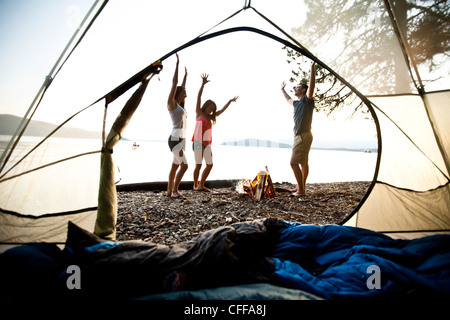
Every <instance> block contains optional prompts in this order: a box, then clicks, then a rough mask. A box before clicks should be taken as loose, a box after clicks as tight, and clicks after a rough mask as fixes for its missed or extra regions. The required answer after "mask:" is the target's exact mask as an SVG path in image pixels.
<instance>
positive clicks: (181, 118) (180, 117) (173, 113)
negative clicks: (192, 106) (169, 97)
mask: <svg viewBox="0 0 450 320" xmlns="http://www.w3.org/2000/svg"><path fill="white" fill-rule="evenodd" d="M169 114H170V117H171V118H172V132H171V134H170V135H171V136H172V137H175V138H185V137H186V117H187V112H186V110H184V108H182V107H181V106H180V105H179V104H177V107H176V108H175V109H173V110H170V111H169Z"/></svg>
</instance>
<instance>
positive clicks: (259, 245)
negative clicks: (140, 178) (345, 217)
mask: <svg viewBox="0 0 450 320" xmlns="http://www.w3.org/2000/svg"><path fill="white" fill-rule="evenodd" d="M68 230H69V233H68V235H67V242H66V246H65V248H64V250H61V249H59V248H58V247H57V246H56V245H54V244H48V243H33V244H29V245H25V246H19V247H16V248H13V249H10V250H8V251H6V252H5V253H3V254H1V255H0V268H1V272H0V283H1V284H2V286H1V295H2V296H3V297H5V298H9V299H22V298H24V297H33V298H44V299H46V298H50V297H56V298H62V297H65V298H68V297H78V298H96V297H105V296H109V295H110V293H111V292H114V296H115V298H116V299H184V298H195V299H211V298H212V299H215V298H218V297H221V296H222V294H223V295H227V296H229V297H239V296H240V297H242V296H245V294H246V293H245V292H247V293H248V294H250V291H247V290H246V289H249V285H253V288H255V287H254V286H257V285H258V284H260V285H261V286H262V287H263V288H264V287H265V286H264V284H266V285H267V284H269V285H271V286H270V287H269V288H270V289H271V290H272V291H271V292H266V293H265V295H259V297H262V296H263V297H264V298H271V297H273V298H277V299H292V298H305V297H309V298H311V299H317V298H325V299H333V300H334V299H338V300H345V299H355V298H360V299H367V298H374V297H376V298H385V299H387V298H389V299H391V298H399V299H403V298H407V297H421V298H426V297H432V296H440V297H444V296H449V295H450V245H449V244H450V235H436V236H428V237H424V238H420V239H415V240H394V239H392V238H390V237H388V236H386V235H383V234H380V233H377V232H374V231H371V230H367V229H361V228H355V227H345V226H337V225H326V226H322V227H318V226H314V225H302V224H299V223H288V222H285V221H282V220H278V219H270V218H268V219H262V220H257V221H251V222H241V223H235V224H232V225H229V226H225V227H220V228H216V229H212V230H209V231H206V232H204V233H201V234H200V235H199V236H198V237H197V238H195V239H192V240H190V241H186V242H182V243H178V244H175V245H171V246H166V245H160V244H155V243H149V242H144V241H124V242H111V241H105V240H103V239H101V238H100V237H98V236H96V235H94V234H92V233H90V232H89V231H87V230H83V229H81V228H79V227H77V226H76V225H74V224H70V225H69V227H68ZM71 265H75V266H77V267H79V272H80V289H79V290H75V289H72V290H71V289H69V288H68V286H67V281H70V274H68V272H67V268H68V267H69V266H71ZM370 266H377V267H378V268H379V270H380V279H379V288H373V287H370V286H368V285H367V283H368V281H369V282H370V281H371V280H370V279H369V277H370V275H371V273H370V272H368V270H369V271H370V270H371V269H368V268H369V267H370ZM37 275H39V276H37ZM177 279H178V282H176V281H175V280H177ZM42 283H46V285H42V286H41V285H39V284H42ZM225 287H227V288H225ZM287 289H290V290H287ZM205 290H208V291H205ZM292 290H293V291H292ZM253 294H254V293H253ZM267 294H269V296H267ZM272 295H273V296H272ZM293 295H294V296H293Z"/></svg>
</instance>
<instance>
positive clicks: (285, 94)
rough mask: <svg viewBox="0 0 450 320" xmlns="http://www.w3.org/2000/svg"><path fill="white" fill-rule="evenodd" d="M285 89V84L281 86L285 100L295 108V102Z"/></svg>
mask: <svg viewBox="0 0 450 320" xmlns="http://www.w3.org/2000/svg"><path fill="white" fill-rule="evenodd" d="M284 87H286V83H285V82H283V83H282V84H281V91H282V92H283V95H284V98H285V99H286V101H287V102H288V103H289V104H290V105H291V106H293V105H294V100H292V98H291V97H290V96H289V95H288V94H287V92H286V90H285V89H284Z"/></svg>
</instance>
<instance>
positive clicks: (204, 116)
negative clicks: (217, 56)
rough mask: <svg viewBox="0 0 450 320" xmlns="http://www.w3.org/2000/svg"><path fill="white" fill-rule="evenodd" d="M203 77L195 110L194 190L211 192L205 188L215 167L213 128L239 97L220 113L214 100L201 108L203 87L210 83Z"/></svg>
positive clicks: (229, 102)
mask: <svg viewBox="0 0 450 320" xmlns="http://www.w3.org/2000/svg"><path fill="white" fill-rule="evenodd" d="M201 77H202V85H201V87H200V90H199V91H198V97H197V106H196V110H195V111H196V121H195V129H194V135H193V136H192V141H193V143H192V148H193V150H194V156H195V169H194V190H198V191H210V190H209V189H208V188H205V182H206V179H207V178H208V175H209V173H210V172H211V169H212V167H213V161H212V151H211V143H212V126H213V124H215V123H216V118H217V117H218V116H219V115H221V114H222V113H223V112H224V111H225V110H226V109H227V108H228V107H229V105H230V104H231V103H232V102H235V101H236V100H237V99H238V97H237V96H236V97H234V98H232V99H230V100H229V101H228V102H227V103H226V104H225V106H224V107H223V108H222V109H220V110H219V111H217V106H216V103H215V102H214V101H212V100H207V101H206V102H205V103H204V104H203V106H201V98H202V94H203V87H204V86H205V84H207V83H208V82H209V80H208V75H207V74H202V76H201ZM200 106H201V107H200ZM203 159H205V163H206V167H205V169H203V172H202V175H201V179H200V181H198V178H199V176H200V170H201V168H202V163H203Z"/></svg>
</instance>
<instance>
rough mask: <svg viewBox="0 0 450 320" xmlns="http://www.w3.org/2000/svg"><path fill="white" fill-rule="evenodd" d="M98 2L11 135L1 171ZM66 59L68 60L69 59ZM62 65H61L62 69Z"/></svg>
mask: <svg viewBox="0 0 450 320" xmlns="http://www.w3.org/2000/svg"><path fill="white" fill-rule="evenodd" d="M98 2H99V0H96V1H95V2H94V4H93V5H92V6H91V8H90V9H89V11H88V12H87V14H86V15H85V17H84V19H83V20H82V21H81V23H80V25H79V26H78V28H77V30H75V32H74V34H73V35H72V37H71V39H70V40H69V42H68V43H67V45H66V47H65V48H64V50H63V51H62V53H61V54H60V56H59V58H58V59H57V60H56V62H55V64H54V65H53V67H52V69H51V70H50V72H49V73H48V75H47V76H46V77H45V80H44V83H43V84H42V86H41V88H40V89H39V90H38V92H37V94H36V96H35V97H34V99H33V101H32V102H31V104H30V106H29V107H28V110H27V111H26V112H25V115H24V116H23V118H22V121H21V122H20V124H19V127H18V128H17V130H16V132H14V134H13V136H12V137H11V140H10V141H9V143H8V145H7V147H6V148H5V150H4V152H3V153H2V155H1V157H0V173H1V172H2V171H3V169H4V168H5V166H6V163H7V162H8V160H9V158H10V156H11V154H12V153H13V151H14V149H15V148H16V146H17V143H18V142H19V140H20V138H21V137H22V135H23V133H24V132H25V130H26V128H27V127H28V124H29V123H30V121H31V119H32V117H33V115H34V111H36V109H37V107H38V106H39V104H40V101H41V100H42V97H43V96H44V94H45V92H46V91H47V89H48V87H49V86H50V85H51V83H52V81H53V78H54V77H55V76H56V74H54V72H55V70H56V68H57V67H58V65H59V64H60V62H61V60H62V58H63V57H64V55H65V54H66V52H67V50H69V48H70V46H71V45H72V43H73V42H74V40H75V38H76V37H77V35H78V33H79V32H80V30H81V28H82V26H83V25H84V24H85V23H86V21H87V19H88V17H89V16H90V15H91V13H92V11H93V10H94V8H95V7H96V6H97V3H98ZM107 2H108V0H106V1H105V2H104V4H103V6H102V7H101V8H100V9H99V11H100V10H102V9H103V7H104V6H105V5H106V3H107ZM96 16H98V15H96ZM85 32H86V31H85ZM77 45H78V43H77ZM73 49H75V48H73ZM73 49H72V52H73ZM65 61H67V59H66V60H65ZM65 61H64V62H65ZM61 67H62V66H61ZM61 67H60V69H61ZM58 71H59V70H58ZM33 108H34V111H33V113H32V114H31V116H30V118H29V119H28V115H29V114H30V113H31V111H32V110H33ZM8 150H9V151H8Z"/></svg>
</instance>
